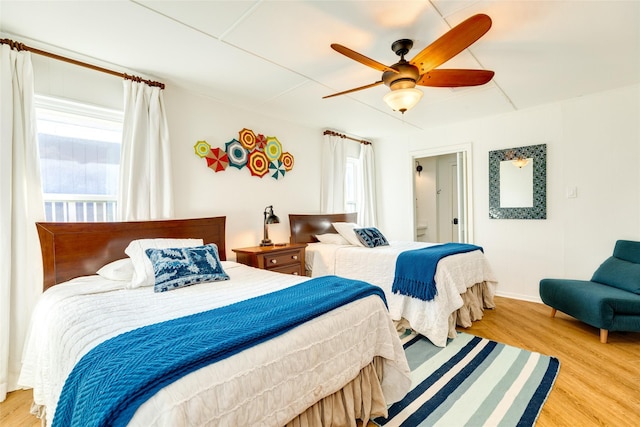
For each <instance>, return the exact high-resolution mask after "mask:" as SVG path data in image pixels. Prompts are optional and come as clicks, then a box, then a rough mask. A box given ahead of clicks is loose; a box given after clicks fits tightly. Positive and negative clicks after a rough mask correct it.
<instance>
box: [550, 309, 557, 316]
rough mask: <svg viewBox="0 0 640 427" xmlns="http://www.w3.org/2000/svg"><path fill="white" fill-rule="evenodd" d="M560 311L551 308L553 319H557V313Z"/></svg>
mask: <svg viewBox="0 0 640 427" xmlns="http://www.w3.org/2000/svg"><path fill="white" fill-rule="evenodd" d="M557 311H558V310H556V309H555V308H551V317H556V313H557Z"/></svg>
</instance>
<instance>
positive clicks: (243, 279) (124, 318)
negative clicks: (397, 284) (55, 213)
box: [19, 261, 410, 426]
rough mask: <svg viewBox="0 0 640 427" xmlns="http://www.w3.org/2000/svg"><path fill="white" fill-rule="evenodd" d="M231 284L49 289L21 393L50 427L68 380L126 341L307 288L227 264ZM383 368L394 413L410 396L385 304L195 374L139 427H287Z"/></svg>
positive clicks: (347, 310) (99, 283) (100, 283)
mask: <svg viewBox="0 0 640 427" xmlns="http://www.w3.org/2000/svg"><path fill="white" fill-rule="evenodd" d="M223 266H224V269H225V270H226V272H227V273H228V274H229V276H230V277H231V280H229V281H224V282H215V283H206V284H200V285H194V286H190V287H187V288H183V289H179V290H174V291H170V292H164V293H154V292H153V288H152V287H144V288H138V289H121V288H122V282H113V281H108V280H105V279H102V278H100V277H99V276H90V277H84V278H79V279H74V280H72V281H70V282H67V283H66V284H61V285H57V286H54V287H52V288H50V289H49V290H48V291H47V292H45V293H44V294H43V296H42V297H41V299H40V301H39V303H38V305H37V307H36V309H35V312H34V315H33V318H32V324H31V330H30V334H29V337H28V339H27V345H26V348H25V353H24V356H23V359H24V360H23V368H22V372H21V375H20V379H19V384H20V385H22V386H25V387H33V390H34V400H35V403H36V404H38V405H44V406H45V407H46V415H47V425H50V424H51V421H52V419H53V415H54V411H55V407H56V403H57V401H58V398H59V395H60V391H61V389H62V386H63V384H64V381H65V379H66V377H67V375H68V374H69V373H70V372H71V370H72V368H73V366H74V365H75V364H76V363H77V362H78V361H79V360H80V358H81V357H82V356H83V355H84V354H85V353H87V352H88V351H89V350H90V349H91V348H93V347H94V346H96V345H98V344H99V343H100V342H102V341H104V340H106V339H108V338H110V337H113V336H115V335H118V334H120V333H123V332H125V331H128V330H131V329H134V328H137V327H140V326H143V325H146V324H151V323H156V322H160V321H164V320H168V319H172V318H176V317H180V316H184V315H187V314H191V313H196V312H200V311H204V310H207V309H210V308H215V307H220V306H223V305H227V304H230V303H233V302H237V301H240V300H243V299H246V298H248V297H252V296H256V295H261V294H265V293H268V292H272V291H275V290H278V289H282V288H284V287H287V286H291V285H294V284H296V283H299V282H301V281H302V280H307V279H306V278H301V277H297V276H293V275H284V274H279V273H272V272H268V271H264V270H258V269H254V268H251V267H247V266H244V265H242V264H237V263H235V262H230V261H226V262H223ZM374 356H381V357H383V358H384V363H385V365H384V379H383V382H382V388H383V392H384V394H385V398H386V399H387V402H388V403H391V402H394V401H397V400H399V399H401V398H402V397H403V396H404V394H405V393H406V391H407V390H408V388H409V386H410V378H409V368H408V366H407V362H406V358H405V356H404V351H403V349H402V346H401V344H400V341H399V339H398V336H397V333H396V331H395V329H394V326H393V322H392V321H391V319H390V318H389V315H388V313H387V311H386V308H385V307H384V304H382V302H381V300H380V299H379V298H377V297H368V298H365V299H361V300H359V301H356V302H354V303H351V304H348V305H346V306H344V307H341V308H339V309H336V310H334V311H332V312H329V313H327V314H325V315H323V316H320V317H318V318H316V319H314V320H312V321H310V322H308V323H306V324H304V325H302V326H299V327H298V328H295V329H293V330H291V331H289V332H287V333H285V334H283V335H281V336H279V337H277V338H275V339H273V340H270V341H267V342H265V343H262V344H259V345H258V346H255V347H253V348H251V349H249V350H246V351H243V352H241V353H239V354H237V355H235V356H233V357H230V358H228V359H225V360H222V361H220V362H218V363H215V364H213V365H210V366H208V367H205V368H202V369H200V370H198V371H196V372H193V373H191V374H189V375H187V376H185V377H183V378H182V379H181V380H179V381H177V382H175V383H173V384H171V385H169V386H167V387H165V388H164V389H162V390H161V391H160V392H158V393H157V394H156V395H155V396H154V397H153V398H152V399H150V400H149V401H147V402H146V403H145V404H144V405H143V406H141V407H140V408H139V409H138V411H137V412H136V414H135V416H134V418H133V420H132V421H131V423H130V425H131V426H150V425H154V426H197V425H205V424H206V425H219V426H222V425H228V426H241V425H247V426H248V425H255V426H258V425H260V426H269V425H272V426H281V425H284V424H285V423H286V422H288V421H289V420H290V419H292V418H293V417H294V416H296V415H298V414H299V413H301V412H303V411H304V410H305V409H306V408H308V407H309V406H311V405H312V404H314V403H315V402H317V401H318V400H320V399H321V398H323V397H325V396H327V395H329V394H331V393H334V392H335V391H337V390H339V389H341V388H342V386H343V385H344V384H346V383H347V382H349V381H350V380H352V379H353V378H355V377H356V376H357V375H358V373H359V371H360V370H361V369H362V368H363V367H364V366H366V365H367V364H369V363H370V362H371V361H372V359H373V357H374Z"/></svg>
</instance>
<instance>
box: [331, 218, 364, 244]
mask: <svg viewBox="0 0 640 427" xmlns="http://www.w3.org/2000/svg"><path fill="white" fill-rule="evenodd" d="M331 225H333V228H335V229H336V231H337V232H338V233H340V235H341V236H342V237H344V238H345V239H346V240H347V242H349V244H350V245H353V246H363V245H362V243H361V242H360V240H359V239H358V236H357V235H356V232H355V231H353V229H354V228H360V226H359V225H358V224H356V223H353V222H332V223H331Z"/></svg>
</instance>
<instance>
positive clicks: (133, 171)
mask: <svg viewBox="0 0 640 427" xmlns="http://www.w3.org/2000/svg"><path fill="white" fill-rule="evenodd" d="M124 102H125V105H124V126H123V135H122V149H121V150H122V151H121V156H120V191H119V196H118V219H119V220H121V221H138V220H150V219H166V218H171V217H173V190H172V184H171V183H172V181H171V152H170V146H169V128H168V125H167V119H166V115H165V107H164V100H163V96H162V89H161V88H159V87H156V86H149V85H147V84H146V83H141V82H135V81H131V80H124Z"/></svg>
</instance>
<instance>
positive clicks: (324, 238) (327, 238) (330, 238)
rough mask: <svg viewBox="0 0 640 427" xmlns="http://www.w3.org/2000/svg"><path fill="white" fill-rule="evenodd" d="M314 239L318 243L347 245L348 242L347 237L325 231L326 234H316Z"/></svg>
mask: <svg viewBox="0 0 640 427" xmlns="http://www.w3.org/2000/svg"><path fill="white" fill-rule="evenodd" d="M315 237H316V239H318V242H320V243H328V244H331V245H348V244H349V242H348V241H347V239H345V238H344V237H342V236H341V235H339V234H338V233H326V234H316V236H315Z"/></svg>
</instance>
